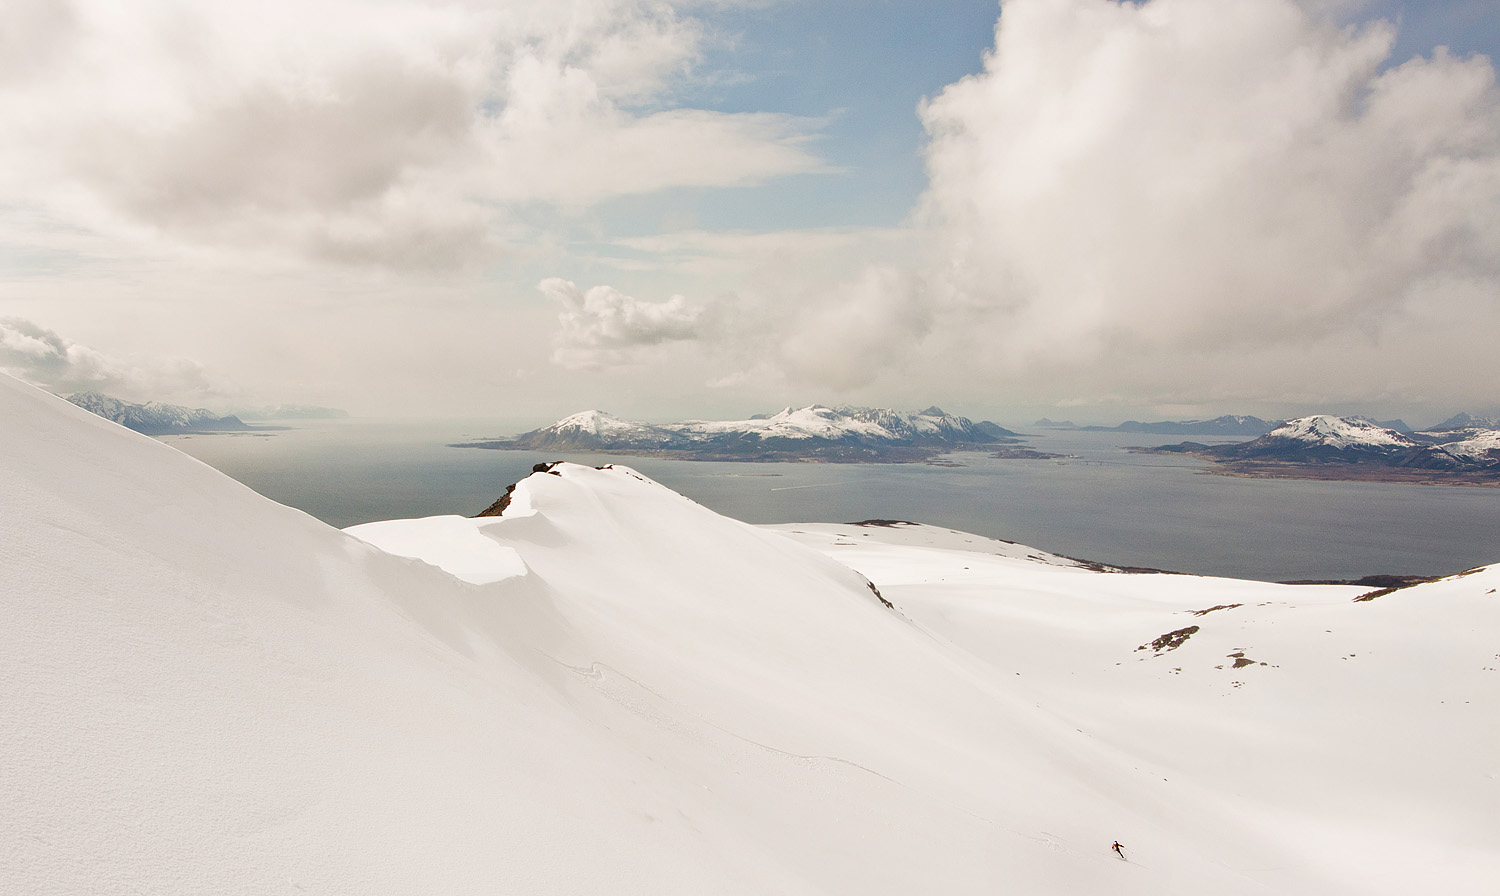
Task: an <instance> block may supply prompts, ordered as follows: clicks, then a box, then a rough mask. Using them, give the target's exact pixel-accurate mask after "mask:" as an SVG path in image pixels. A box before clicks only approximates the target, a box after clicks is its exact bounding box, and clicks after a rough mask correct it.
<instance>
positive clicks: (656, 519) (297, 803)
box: [0, 378, 1500, 896]
mask: <svg viewBox="0 0 1500 896" xmlns="http://www.w3.org/2000/svg"><path fill="white" fill-rule="evenodd" d="M0 419H4V420H5V421H6V423H7V426H6V428H5V429H4V437H3V438H0V495H3V496H4V500H5V507H6V510H7V513H6V514H4V515H3V517H0V545H3V546H4V547H3V548H0V552H3V553H0V558H3V564H4V568H3V572H4V575H3V576H0V601H3V607H4V610H5V617H6V624H5V626H0V699H3V700H4V701H5V705H6V706H7V708H8V710H9V712H8V714H7V719H8V720H7V723H6V724H5V725H0V760H3V761H0V788H3V792H4V793H5V794H6V801H7V809H6V812H4V813H0V844H4V846H5V849H6V855H7V861H6V862H4V863H0V891H3V892H14V893H27V894H38V896H50V894H64V893H69V894H71V893H78V892H150V893H162V894H188V893H207V892H212V893H225V894H247V896H248V894H263V893H282V892H293V893H294V892H317V893H331V894H384V893H392V894H394V893H412V892H424V893H425V892H441V893H471V892H524V893H528V894H562V893H611V894H636V893H639V894H648V893H649V894H677V893H682V894H702V893H715V894H729V896H734V894H765V893H778V894H783V893H784V894H850V896H853V894H859V896H872V894H907V893H917V892H941V893H953V894H969V893H972V894H992V893H995V892H1017V893H1035V894H1073V893H1105V892H1107V893H1116V894H1125V896H1147V894H1149V896H1163V894H1167V896H1171V894H1183V896H1187V894H1193V896H1198V894H1202V893H1215V894H1228V896H1248V894H1258V896H1259V894H1265V896H1269V894H1278V896H1282V894H1291V896H1298V894H1319V896H1322V894H1347V896H1354V894H1360V896H1366V894H1373V896H1387V894H1389V896H1395V894H1409V893H1416V892H1449V893H1480V892H1489V891H1490V890H1492V889H1494V885H1495V883H1496V882H1497V881H1500V846H1497V845H1496V844H1497V843H1500V817H1497V816H1496V814H1495V812H1494V806H1495V805H1496V804H1497V802H1500V783H1497V780H1496V777H1495V770H1494V762H1495V757H1496V756H1497V755H1500V729H1497V724H1496V722H1495V719H1496V718H1497V712H1496V710H1497V709H1500V673H1497V672H1495V671H1494V670H1495V668H1496V667H1497V660H1496V659H1495V656H1494V655H1495V651H1496V648H1495V645H1494V643H1493V641H1494V639H1493V633H1494V631H1496V629H1497V626H1500V597H1497V596H1496V590H1497V588H1500V569H1497V568H1493V567H1492V568H1488V569H1481V570H1475V571H1472V572H1471V573H1469V574H1464V575H1458V576H1453V577H1450V578H1448V579H1445V580H1443V581H1439V582H1434V583H1432V584H1428V585H1420V586H1416V587H1413V588H1409V589H1404V590H1401V591H1397V592H1394V593H1390V594H1387V595H1385V596H1382V597H1378V598H1375V599H1373V600H1368V601H1361V602H1356V601H1355V600H1354V598H1356V597H1359V596H1361V594H1362V592H1363V591H1364V589H1358V588H1350V587H1341V586H1284V585H1268V584H1263V583H1257V582H1242V581H1231V580H1216V579H1207V578H1199V577H1190V576H1166V575H1123V574H1111V573H1101V572H1095V571H1092V570H1091V569H1088V568H1085V567H1081V566H1078V565H1077V564H1076V563H1074V562H1073V561H1067V560H1064V559H1062V558H1056V557H1053V556H1052V555H1047V554H1045V553H1044V552H1041V551H1035V550H1033V549H1030V548H1025V547H1023V546H1020V545H1011V544H1008V543H1005V542H996V541H991V540H988V539H982V538H977V537H975V536H968V535H965V534H964V533H957V532H950V531H947V530H934V529H931V528H929V527H922V526H908V525H900V524H892V525H869V526H835V525H828V524H823V525H818V526H807V527H776V528H758V527H752V526H747V525H745V524H742V523H739V522H736V521H734V520H730V519H726V518H724V517H721V516H718V515H716V514H714V513H712V512H710V511H708V510H706V509H705V508H703V507H701V506H699V505H697V504H695V503H693V502H692V501H689V500H687V499H686V498H683V497H682V496H680V495H678V494H676V493H675V492H672V491H671V490H669V489H667V488H665V487H663V486H661V485H659V484H657V483H654V482H652V481H650V480H648V479H646V478H645V477H642V476H640V475H639V474H637V473H635V472H634V471H631V470H628V469H626V468H623V467H615V468H611V469H603V470H596V469H592V468H590V467H583V466H578V465H573V464H562V465H557V466H554V467H551V468H550V469H548V470H546V471H544V472H538V473H535V474H534V475H532V476H530V477H528V478H527V479H525V480H523V481H521V482H520V483H518V484H517V485H516V486H515V488H514V489H513V490H512V500H511V502H510V504H509V505H508V506H507V507H506V509H505V511H504V512H503V513H502V514H501V515H500V516H499V517H489V518H485V519H475V520H470V519H463V518H460V517H437V518H432V519H429V520H406V521H393V522H391V523H386V524H380V525H378V526H376V527H373V528H363V527H362V528H361V529H359V530H355V532H354V533H352V534H349V533H343V532H339V531H337V530H334V529H331V528H329V527H327V526H324V525H323V524H321V523H319V522H317V521H316V520H313V519H312V518H310V517H308V516H307V515H305V514H303V513H300V512H298V511H295V510H291V509H288V508H285V507H282V506H280V505H277V504H274V503H272V502H270V501H267V500H265V499H264V498H261V497H260V496H258V495H256V494H255V493H253V492H252V491H250V490H249V489H247V488H244V487H243V486H241V485H239V484H237V483H235V482H233V481H232V480H229V479H228V478H226V477H224V476H222V475H220V474H219V473H217V472H216V471H214V470H212V469H210V468H209V467H207V466H205V465H203V464H200V463H198V462H196V461H194V460H192V459H190V458H188V457H186V456H184V455H182V454H180V453H179V452H177V451H175V450H174V449H172V448H170V447H169V446H166V445H163V444H161V443H159V442H156V441H154V440H151V439H147V438H143V437H140V436H137V435H135V434H132V433H130V432H128V431H125V430H123V429H121V428H120V427H117V426H113V425H111V424H108V423H106V422H104V421H102V420H100V419H98V418H96V417H93V416H91V415H89V414H87V413H84V412H83V411H81V410H78V409H76V408H73V407H71V406H69V405H67V404H65V403H63V402H61V401H59V400H57V399H55V398H53V397H51V396H47V395H46V394H44V393H41V392H39V391H38V390H34V389H31V388H29V387H25V386H22V385H21V384H19V383H17V382H15V381H14V380H9V379H4V378H0ZM500 490H501V485H500V484H498V483H497V485H496V489H495V491H496V493H498V492H499V491H500ZM476 500H477V499H476ZM355 536H358V537H355ZM872 584H873V586H874V588H873V589H872V587H871V585H872ZM877 589H878V592H879V593H878V594H877V593H876V590H877ZM882 597H883V598H884V600H885V601H888V602H889V603H890V604H891V605H892V606H891V607H887V606H886V604H885V603H883V602H882V600H881V598H882ZM1115 839H1118V840H1120V841H1122V842H1123V843H1124V844H1125V846H1126V853H1125V858H1123V859H1122V858H1117V857H1116V856H1114V855H1112V854H1111V853H1110V852H1109V850H1108V845H1109V843H1110V842H1111V841H1112V840H1115Z"/></svg>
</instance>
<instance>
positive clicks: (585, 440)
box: [474, 405, 1015, 461]
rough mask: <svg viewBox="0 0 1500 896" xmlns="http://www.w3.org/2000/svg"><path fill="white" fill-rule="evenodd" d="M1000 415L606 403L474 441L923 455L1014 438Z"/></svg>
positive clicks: (543, 447)
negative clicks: (678, 418) (657, 418)
mask: <svg viewBox="0 0 1500 896" xmlns="http://www.w3.org/2000/svg"><path fill="white" fill-rule="evenodd" d="M1014 435H1015V434H1014V433H1012V432H1010V431H1009V430H1006V429H1003V428H1001V427H999V426H996V425H995V424H993V423H989V422H982V423H975V422H974V421H972V420H970V419H968V418H966V417H959V416H955V415H952V414H947V413H944V412H943V411H942V409H941V408H937V407H931V408H927V409H926V410H923V411H917V412H912V413H906V412H901V411H893V410H889V409H886V408H856V407H838V408H830V407H824V406H823V405H810V406H808V407H803V408H786V409H784V410H782V411H780V412H778V413H776V414H768V415H764V416H758V417H752V418H750V419H748V420H689V421H685V422H682V423H665V424H653V423H644V422H638V421H631V420H622V419H620V418H618V417H615V416H612V415H610V414H607V413H604V412H603V411H597V410H590V411H583V412H580V413H577V414H573V415H571V416H568V417H564V418H563V419H561V420H558V421H557V422H556V423H552V424H549V425H547V426H544V427H542V428H540V429H535V430H532V431H531V432H527V433H523V434H521V435H519V436H517V437H516V438H515V439H512V440H509V441H495V442H482V443H474V445H475V447H485V448H509V449H516V450H530V451H615V452H630V451H651V452H671V453H673V454H676V455H679V456H686V457H690V458H694V459H738V460H797V459H817V460H866V461H868V460H919V459H925V458H927V457H930V456H932V455H933V454H936V453H939V452H942V451H951V450H955V449H959V448H975V447H984V446H988V445H993V444H997V443H1003V442H1007V441H1014V440H1013V439H1012V438H1011V437H1012V436H1014Z"/></svg>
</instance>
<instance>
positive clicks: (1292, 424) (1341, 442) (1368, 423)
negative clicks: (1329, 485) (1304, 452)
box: [1266, 414, 1417, 448]
mask: <svg viewBox="0 0 1500 896" xmlns="http://www.w3.org/2000/svg"><path fill="white" fill-rule="evenodd" d="M1266 438H1269V439H1274V438H1282V439H1290V440H1293V441H1297V442H1305V443H1307V444H1309V445H1327V446H1329V447H1330V448H1365V447H1369V448H1413V447H1417V443H1416V442H1415V441H1413V440H1412V439H1409V438H1407V437H1406V436H1404V435H1402V434H1401V433H1399V432H1396V431H1395V430H1394V429H1387V428H1386V427H1384V426H1381V425H1380V424H1378V423H1375V422H1374V421H1372V420H1367V419H1365V418H1363V417H1335V416H1333V415H1331V414H1314V415H1312V416H1310V417H1299V418H1297V419H1296V420H1288V421H1287V422H1285V423H1283V424H1281V425H1280V426H1278V427H1276V428H1275V429H1273V430H1271V431H1270V432H1269V433H1267V434H1266Z"/></svg>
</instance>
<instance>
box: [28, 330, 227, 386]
mask: <svg viewBox="0 0 1500 896" xmlns="http://www.w3.org/2000/svg"><path fill="white" fill-rule="evenodd" d="M0 372H4V373H8V374H10V375H12V376H15V377H18V378H20V379H23V380H25V381H27V382H29V383H33V384H35V385H38V386H41V387H42V388H44V389H47V390H48V391H50V392H55V393H57V394H59V395H68V394H70V393H73V392H86V391H90V390H92V391H98V392H104V393H107V394H110V395H114V396H117V397H119V398H125V399H130V400H134V401H154V400H163V399H166V400H191V401H201V400H207V399H212V398H223V397H224V393H223V392H222V391H220V390H219V389H218V388H217V387H216V386H215V385H214V383H213V382H212V381H211V379H210V377H209V375H208V372H207V371H206V370H205V369H204V368H203V366H202V365H201V364H199V363H197V362H196V361H190V360H186V359H181V358H178V359H161V360H152V361H150V362H146V363H132V362H128V361H122V360H120V359H118V358H112V357H110V356H108V355H105V354H103V353H102V352H98V351H95V350H94V349H92V348H89V347H88V346H86V345H81V344H79V343H77V342H74V341H72V340H71V339H68V338H66V337H64V336H61V335H59V334H58V333H56V332H55V331H53V330H49V329H47V328H45V327H41V326H38V325H37V324H35V323H32V322H31V321H29V320H24V319H22V318H16V317H9V318H0Z"/></svg>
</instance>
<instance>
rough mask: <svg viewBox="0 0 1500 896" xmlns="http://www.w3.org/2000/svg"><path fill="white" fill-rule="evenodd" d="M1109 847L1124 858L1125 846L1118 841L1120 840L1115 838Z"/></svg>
mask: <svg viewBox="0 0 1500 896" xmlns="http://www.w3.org/2000/svg"><path fill="white" fill-rule="evenodd" d="M1109 848H1110V849H1112V850H1114V851H1115V855H1117V856H1119V857H1120V858H1122V859H1123V858H1125V847H1124V845H1123V844H1121V843H1120V841H1118V840H1116V841H1115V842H1114V843H1112V844H1110V847H1109Z"/></svg>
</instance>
